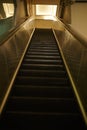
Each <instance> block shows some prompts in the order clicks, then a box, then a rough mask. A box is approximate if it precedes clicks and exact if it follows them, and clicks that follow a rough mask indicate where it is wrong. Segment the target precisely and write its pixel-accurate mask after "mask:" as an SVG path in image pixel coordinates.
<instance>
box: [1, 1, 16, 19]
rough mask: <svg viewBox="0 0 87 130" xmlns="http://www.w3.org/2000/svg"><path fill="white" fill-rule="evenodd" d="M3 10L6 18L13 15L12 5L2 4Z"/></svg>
mask: <svg viewBox="0 0 87 130" xmlns="http://www.w3.org/2000/svg"><path fill="white" fill-rule="evenodd" d="M3 8H4V11H5V14H6V17H11V16H13V14H14V5H13V4H9V3H3Z"/></svg>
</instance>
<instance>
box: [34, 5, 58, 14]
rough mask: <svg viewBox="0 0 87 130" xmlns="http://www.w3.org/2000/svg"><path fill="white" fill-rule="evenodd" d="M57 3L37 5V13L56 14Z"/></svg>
mask: <svg viewBox="0 0 87 130" xmlns="http://www.w3.org/2000/svg"><path fill="white" fill-rule="evenodd" d="M56 10H57V5H36V15H50V16H55V15H56Z"/></svg>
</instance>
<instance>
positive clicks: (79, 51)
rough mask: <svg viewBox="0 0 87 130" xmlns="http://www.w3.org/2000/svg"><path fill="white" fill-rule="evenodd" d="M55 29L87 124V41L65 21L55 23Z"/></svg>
mask: <svg viewBox="0 0 87 130" xmlns="http://www.w3.org/2000/svg"><path fill="white" fill-rule="evenodd" d="M53 28H54V33H55V35H56V39H57V41H58V44H59V46H60V49H61V52H62V56H63V58H64V61H65V64H66V68H67V71H68V74H69V77H70V80H71V83H72V86H73V89H74V92H75V94H76V97H77V100H78V103H79V105H80V108H81V112H82V115H83V117H84V120H85V122H86V124H87V113H86V111H87V40H86V39H84V38H83V37H82V36H81V35H80V34H79V33H77V32H76V31H75V30H73V28H71V27H70V26H69V25H67V24H65V23H64V22H63V21H60V20H57V21H55V22H54V25H53Z"/></svg>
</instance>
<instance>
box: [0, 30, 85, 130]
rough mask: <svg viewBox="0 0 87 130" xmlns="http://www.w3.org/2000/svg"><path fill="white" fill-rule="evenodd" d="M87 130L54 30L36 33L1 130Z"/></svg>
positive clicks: (13, 90) (2, 120) (10, 99)
mask: <svg viewBox="0 0 87 130" xmlns="http://www.w3.org/2000/svg"><path fill="white" fill-rule="evenodd" d="M6 129H7V130H19V129H20V130H21V129H23V130H24V129H30V130H33V129H37V130H38V129H40V130H43V129H44V130H45V129H46V130H50V129H52V130H56V129H57V130H58V129H59V130H64V129H73V130H76V129H78V130H84V129H85V128H84V123H83V119H82V116H81V113H80V110H79V107H78V104H77V101H76V98H75V95H74V93H73V90H72V86H71V84H70V81H69V79H68V75H67V72H66V69H65V67H64V64H63V61H62V58H61V55H60V52H59V49H58V47H57V43H56V40H55V38H54V35H53V32H52V30H51V29H36V30H35V32H34V35H33V37H32V40H31V43H30V46H29V48H28V50H27V52H26V55H25V57H24V60H23V62H22V65H21V67H20V69H19V72H18V75H17V77H16V80H15V83H14V85H13V89H12V92H11V94H10V96H9V99H8V102H7V105H6V108H5V111H4V113H3V116H2V118H1V121H0V130H6Z"/></svg>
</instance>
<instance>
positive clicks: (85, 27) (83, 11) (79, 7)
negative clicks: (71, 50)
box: [71, 3, 87, 38]
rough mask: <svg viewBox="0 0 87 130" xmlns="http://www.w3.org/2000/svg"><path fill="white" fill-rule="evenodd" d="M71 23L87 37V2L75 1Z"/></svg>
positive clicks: (72, 7)
mask: <svg viewBox="0 0 87 130" xmlns="http://www.w3.org/2000/svg"><path fill="white" fill-rule="evenodd" d="M71 25H72V26H73V27H74V28H75V29H76V30H77V31H78V32H79V33H81V34H82V35H83V36H84V37H86V38H87V3H75V4H73V5H72V6H71Z"/></svg>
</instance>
